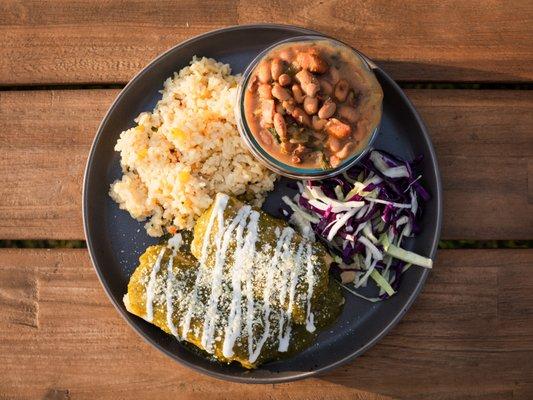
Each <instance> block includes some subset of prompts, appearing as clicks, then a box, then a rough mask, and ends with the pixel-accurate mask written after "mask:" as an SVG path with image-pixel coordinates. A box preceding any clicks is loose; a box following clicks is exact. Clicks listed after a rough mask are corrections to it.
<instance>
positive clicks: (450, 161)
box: [0, 90, 533, 239]
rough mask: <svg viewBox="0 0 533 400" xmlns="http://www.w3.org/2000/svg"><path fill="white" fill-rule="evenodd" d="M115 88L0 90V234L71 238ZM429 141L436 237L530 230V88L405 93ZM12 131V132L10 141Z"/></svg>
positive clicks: (520, 235)
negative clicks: (440, 187)
mask: <svg viewBox="0 0 533 400" xmlns="http://www.w3.org/2000/svg"><path fill="white" fill-rule="evenodd" d="M117 93H118V91H116V90H82V91H78V90H60V91H55V90H54V91H12V92H0V125H1V126H3V127H7V129H3V130H1V131H0V154H2V157H0V176H3V177H4V181H3V185H0V238H5V239H26V238H28V239H39V238H45V239H80V238H83V229H82V224H81V182H82V175H83V169H84V167H85V159H86V157H87V154H88V151H89V147H90V144H91V141H92V138H93V136H94V133H95V131H96V128H97V126H98V123H99V121H100V119H101V118H102V117H103V115H104V113H105V110H106V109H107V107H108V105H109V104H110V103H111V101H112V99H113V98H114V97H115V96H116V95H117ZM408 94H409V96H410V97H411V98H412V99H413V101H414V103H415V105H416V106H417V107H418V109H419V110H420V112H421V114H422V116H423V117H424V119H425V120H426V122H427V125H428V127H429V130H430V132H431V136H432V139H433V141H434V143H435V146H436V149H437V153H438V158H439V163H440V166H441V170H442V178H443V184H444V206H445V209H444V215H445V218H444V226H443V238H444V239H530V238H532V237H533V220H532V218H533V217H532V216H533V203H532V201H531V198H532V197H531V187H532V186H531V185H532V182H533V175H532V173H533V169H532V168H531V167H529V168H528V165H529V166H531V165H533V136H532V135H531V126H533V114H532V113H531V109H532V108H533V92H531V91H464V90H409V91H408ZM14 138H16V139H14Z"/></svg>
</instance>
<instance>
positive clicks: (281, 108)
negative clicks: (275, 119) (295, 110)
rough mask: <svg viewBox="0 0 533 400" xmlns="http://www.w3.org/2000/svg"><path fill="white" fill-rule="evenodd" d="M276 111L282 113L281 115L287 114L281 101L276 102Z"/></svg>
mask: <svg viewBox="0 0 533 400" xmlns="http://www.w3.org/2000/svg"><path fill="white" fill-rule="evenodd" d="M276 112H277V113H280V114H281V115H285V109H284V108H283V106H282V105H281V104H280V103H277V104H276Z"/></svg>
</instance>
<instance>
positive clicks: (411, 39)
mask: <svg viewBox="0 0 533 400" xmlns="http://www.w3.org/2000/svg"><path fill="white" fill-rule="evenodd" d="M265 21H267V22H277V23H289V24H296V25H300V26H305V27H309V28H314V29H317V30H320V31H323V32H325V33H327V34H330V35H332V36H335V37H337V38H340V39H341V40H344V41H346V42H348V43H350V44H352V45H354V46H355V47H357V48H359V49H361V50H362V51H363V52H364V53H366V54H368V55H369V56H370V57H371V58H373V59H374V60H376V61H377V62H378V63H379V64H380V65H381V66H383V67H384V69H385V70H387V71H388V72H389V73H390V74H391V75H392V76H393V77H394V78H395V79H396V80H398V81H399V82H400V83H401V84H402V85H404V87H408V89H407V90H406V91H407V94H408V95H409V97H410V98H411V99H412V100H413V101H414V103H415V105H416V107H417V108H418V109H419V110H420V113H421V114H422V116H423V118H424V119H425V121H426V123H427V125H428V127H429V131H430V132H431V136H432V140H433V143H434V144H435V147H436V150H437V153H438V158H439V163H440V166H441V171H442V179H443V184H444V215H445V220H444V226H443V231H442V238H443V239H448V240H449V239H469V240H476V241H479V240H488V239H498V240H504V239H532V238H533V219H532V218H533V129H532V126H533V92H532V91H531V90H530V89H531V82H532V81H533V3H532V2H531V1H530V0H518V1H513V2H510V1H509V2H502V1H496V0H491V1H484V2H478V1H470V0H463V1H452V0H440V1H428V0H414V1H410V2H405V3H404V2H397V3H396V2H394V3H393V2H390V1H386V0H381V1H364V2H363V1H357V2H356V1H334V2H330V1H308V0H297V1H271V2H269V1H266V0H241V1H229V0H220V1H216V0H213V1H206V2H201V3H198V2H196V1H194V0H180V1H161V0H159V1H157V2H155V1H154V2H150V1H143V0H138V1H135V2H131V3H129V2H125V1H119V0H107V1H99V2H97V1H94V2H93V1H77V2H73V1H67V0H57V1H51V2H44V1H23V0H3V1H2V2H1V4H0V86H1V87H0V89H1V90H0V126H1V127H2V129H0V177H1V178H2V179H1V185H0V238H1V239H32V240H36V239H65V240H76V239H83V230H82V223H81V205H80V204H81V182H82V172H83V168H84V166H85V160H86V157H87V153H88V150H89V146H90V143H91V141H92V139H93V136H94V134H95V131H96V128H97V125H98V123H99V121H100V119H101V118H102V117H103V115H104V113H105V111H106V109H107V107H108V106H109V104H110V103H111V102H112V100H113V98H114V97H115V96H116V95H117V93H118V92H119V89H120V88H121V87H122V86H123V85H124V84H125V83H126V82H127V81H128V80H129V79H130V78H131V77H132V76H133V74H135V73H136V72H137V71H138V70H139V69H140V68H142V67H143V66H145V65H146V64H147V63H148V62H149V61H150V60H151V59H152V58H153V57H154V56H156V55H157V54H158V53H160V52H162V51H164V50H165V49H168V48H169V47H171V46H173V45H175V44H176V43H178V42H180V41H182V40H184V39H187V38H189V37H191V36H193V35H196V34H199V33H202V32H205V31H208V30H212V29H215V28H219V27H223V26H227V25H234V24H247V23H254V22H265ZM431 82H436V83H437V84H433V85H430V84H428V83H431ZM416 83H421V84H416ZM442 83H456V84H458V85H455V86H454V89H443V87H447V86H446V85H444V84H442ZM475 83H481V85H476V84H475ZM4 243H6V242H4ZM532 269H533V250H532V249H495V250H468V249H461V250H440V251H439V252H438V255H437V260H436V265H435V268H434V270H433V271H432V273H431V275H430V278H429V280H428V282H427V285H426V287H425V289H424V290H423V293H422V294H421V295H420V297H419V298H418V300H417V301H416V303H415V305H414V306H413V308H412V309H411V310H410V311H409V312H408V314H407V315H406V316H405V318H404V319H403V321H402V322H401V323H400V324H399V325H398V326H396V327H395V328H394V329H393V330H392V332H391V333H390V334H389V335H388V336H387V337H386V338H384V339H383V340H382V341H381V342H380V343H379V344H378V345H376V346H375V347H374V348H372V349H371V350H370V351H368V352H367V353H366V354H365V355H363V356H362V357H360V358H358V359H356V360H354V361H353V362H351V363H349V364H347V365H345V366H344V367H342V368H339V369H337V370H335V371H333V372H331V373H328V374H325V375H323V376H320V377H319V378H314V379H309V380H305V381H300V382H295V383H290V384H280V385H260V386H257V385H255V386H250V385H240V384H233V383H225V382H222V381H218V380H215V379H212V378H208V377H206V376H203V375H200V374H198V373H196V372H193V371H191V370H189V369H187V368H185V367H182V366H180V365H178V364H176V363H174V362H173V361H171V360H170V359H168V358H166V357H165V356H163V355H162V354H160V353H159V352H157V351H156V350H154V349H153V348H151V347H150V346H149V345H147V344H146V343H145V342H144V341H143V340H142V339H141V338H140V337H139V336H137V335H136V334H135V333H133V331H132V330H131V329H130V328H129V327H128V326H127V325H126V323H125V322H124V321H123V320H122V319H121V318H120V317H119V315H118V313H117V312H116V311H115V310H114V309H113V307H112V305H111V303H110V302H109V300H108V299H107V297H106V295H105V294H104V291H103V290H102V288H101V286H100V284H99V282H98V280H97V278H96V274H95V273H94V271H93V269H92V267H91V265H90V261H89V258H88V255H87V251H86V250H84V249H67V248H55V249H41V250H39V249H10V248H3V249H0V399H12V398H14V399H33V398H46V399H70V398H72V399H118V398H124V399H125V398H128V399H132V398H147V399H148V398H150V399H165V398H169V399H170V398H172V399H177V398H184V399H200V398H213V399H218V398H220V399H236V398H239V399H241V398H242V399H264V398H270V399H286V398H291V399H344V398H351V399H354V398H355V399H389V398H420V399H426V398H427V399H511V398H521V399H526V398H533V275H532V272H533V270H532Z"/></svg>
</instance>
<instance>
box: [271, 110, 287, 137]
mask: <svg viewBox="0 0 533 400" xmlns="http://www.w3.org/2000/svg"><path fill="white" fill-rule="evenodd" d="M274 129H275V130H276V132H277V134H278V135H279V137H280V138H281V139H282V140H283V139H285V138H286V137H287V125H286V124H285V119H284V118H283V115H281V114H280V113H275V114H274Z"/></svg>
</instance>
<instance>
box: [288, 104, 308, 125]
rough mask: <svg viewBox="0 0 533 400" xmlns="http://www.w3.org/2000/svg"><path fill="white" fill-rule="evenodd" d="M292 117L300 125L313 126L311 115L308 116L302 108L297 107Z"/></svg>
mask: <svg viewBox="0 0 533 400" xmlns="http://www.w3.org/2000/svg"><path fill="white" fill-rule="evenodd" d="M291 115H292V117H293V118H294V119H295V120H296V121H298V122H299V123H300V124H303V125H306V126H311V117H309V115H307V114H306V113H305V111H304V110H302V109H301V108H300V107H296V108H295V109H294V110H293V112H292V113H291Z"/></svg>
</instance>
